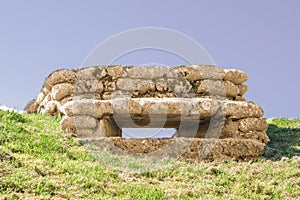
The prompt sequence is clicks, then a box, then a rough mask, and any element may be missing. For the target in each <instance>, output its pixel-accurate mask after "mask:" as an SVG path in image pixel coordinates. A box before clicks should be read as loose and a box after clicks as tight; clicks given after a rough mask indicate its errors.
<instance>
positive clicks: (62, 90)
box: [51, 83, 74, 101]
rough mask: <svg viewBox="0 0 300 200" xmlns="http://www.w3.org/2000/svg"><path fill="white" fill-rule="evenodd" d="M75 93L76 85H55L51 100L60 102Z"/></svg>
mask: <svg viewBox="0 0 300 200" xmlns="http://www.w3.org/2000/svg"><path fill="white" fill-rule="evenodd" d="M73 93H74V85H73V84H70V83H61V84H57V85H54V86H53V87H52V90H51V98H52V99H53V100H56V101H60V100H62V99H63V98H65V97H68V96H71V95H72V94H73Z"/></svg>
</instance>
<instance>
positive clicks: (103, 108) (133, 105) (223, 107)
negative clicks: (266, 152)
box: [61, 98, 268, 144]
mask: <svg viewBox="0 0 300 200" xmlns="http://www.w3.org/2000/svg"><path fill="white" fill-rule="evenodd" d="M63 109H64V112H65V114H66V116H65V117H64V118H63V120H62V122H61V125H62V128H63V129H64V130H66V131H71V132H74V133H76V132H77V133H78V134H79V135H78V136H79V137H81V138H87V139H88V138H93V137H96V138H98V137H103V136H104V137H112V136H121V129H120V128H119V127H122V128H140V127H144V128H157V127H158V128H162V127H163V128H175V129H176V130H177V132H178V136H179V137H189V138H217V139H218V138H220V139H224V138H234V139H251V140H255V141H257V142H260V143H264V144H266V143H267V142H268V137H267V135H266V130H267V127H268V125H267V123H266V121H265V120H263V118H262V117H263V111H262V109H261V108H260V107H259V106H258V105H257V104H255V103H251V102H246V101H240V102H236V101H229V100H228V101H224V100H214V99H207V98H195V99H193V100H191V101H187V100H186V99H185V98H166V99H154V98H131V99H118V100H88V99H84V100H83V99H82V100H77V101H72V102H69V103H67V104H65V105H64V106H63ZM223 114H225V115H226V116H223ZM212 118H214V120H212ZM131 120H132V121H131ZM220 128H221V129H220ZM219 129H220V130H219Z"/></svg>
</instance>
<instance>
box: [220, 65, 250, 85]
mask: <svg viewBox="0 0 300 200" xmlns="http://www.w3.org/2000/svg"><path fill="white" fill-rule="evenodd" d="M224 71H225V76H224V80H225V81H230V82H232V83H234V84H236V85H239V84H242V83H244V82H246V81H247V80H248V75H247V74H246V73H245V72H243V71H241V70H238V69H224Z"/></svg>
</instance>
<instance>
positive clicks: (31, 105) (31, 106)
mask: <svg viewBox="0 0 300 200" xmlns="http://www.w3.org/2000/svg"><path fill="white" fill-rule="evenodd" d="M38 107H39V104H38V103H36V100H35V99H32V100H31V101H29V102H27V104H26V105H25V107H24V111H25V113H28V114H31V113H36V112H37V109H38Z"/></svg>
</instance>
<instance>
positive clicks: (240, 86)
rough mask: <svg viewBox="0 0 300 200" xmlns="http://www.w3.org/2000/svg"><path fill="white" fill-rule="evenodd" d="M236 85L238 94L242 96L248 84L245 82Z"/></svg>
mask: <svg viewBox="0 0 300 200" xmlns="http://www.w3.org/2000/svg"><path fill="white" fill-rule="evenodd" d="M237 87H238V88H239V95H240V96H243V95H244V94H245V93H246V92H247V91H248V89H249V88H248V86H247V85H245V84H240V85H237Z"/></svg>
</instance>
